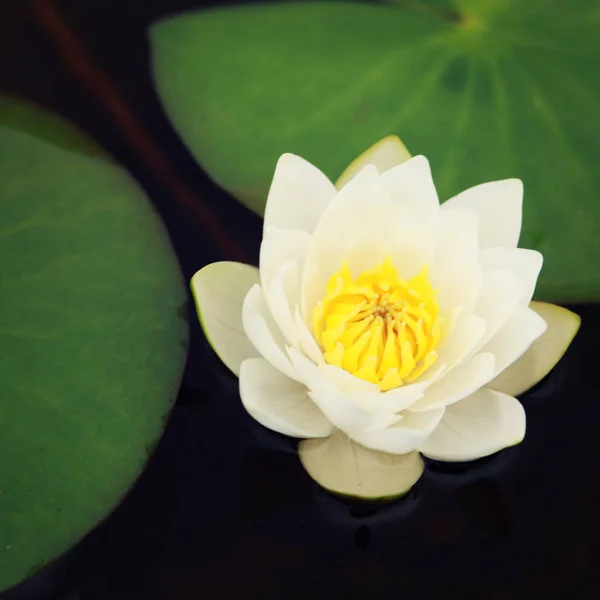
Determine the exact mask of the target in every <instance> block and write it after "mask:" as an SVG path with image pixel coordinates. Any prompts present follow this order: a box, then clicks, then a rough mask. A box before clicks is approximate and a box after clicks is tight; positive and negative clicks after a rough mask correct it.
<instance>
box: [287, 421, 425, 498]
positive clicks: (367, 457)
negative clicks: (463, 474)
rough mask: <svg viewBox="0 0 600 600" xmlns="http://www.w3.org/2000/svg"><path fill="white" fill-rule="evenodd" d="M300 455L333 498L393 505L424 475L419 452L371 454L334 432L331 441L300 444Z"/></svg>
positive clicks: (313, 476) (329, 439)
mask: <svg viewBox="0 0 600 600" xmlns="http://www.w3.org/2000/svg"><path fill="white" fill-rule="evenodd" d="M298 453H299V456H300V460H301V462H302V465H303V466H304V468H305V469H306V472H307V473H308V474H309V475H310V477H311V478H312V479H313V480H314V481H315V482H316V483H318V484H319V485H320V486H321V487H322V488H324V489H326V490H327V491H329V492H330V493H332V494H335V495H338V496H344V497H348V498H353V499H360V500H364V501H370V502H390V501H392V500H395V499H397V498H400V497H401V496H404V495H405V494H407V493H408V492H409V491H410V490H411V488H412V487H413V486H414V484H415V483H416V482H417V481H418V480H419V478H420V477H421V474H422V473H423V468H424V465H423V459H422V458H421V456H420V454H419V453H418V452H411V453H409V454H404V455H394V454H386V453H383V452H377V451H375V450H369V449H367V448H365V447H363V446H361V445H359V444H356V443H355V442H353V441H352V440H350V439H349V438H348V437H347V436H346V435H345V434H344V433H342V432H341V431H339V430H335V431H334V432H333V433H332V434H331V435H330V436H329V437H328V438H325V439H312V440H304V441H302V442H300V445H299V447H298Z"/></svg>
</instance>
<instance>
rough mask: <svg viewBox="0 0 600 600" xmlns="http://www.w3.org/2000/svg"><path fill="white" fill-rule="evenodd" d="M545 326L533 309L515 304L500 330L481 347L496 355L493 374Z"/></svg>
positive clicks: (519, 354)
mask: <svg viewBox="0 0 600 600" xmlns="http://www.w3.org/2000/svg"><path fill="white" fill-rule="evenodd" d="M546 328H547V325H546V321H545V320H544V319H543V318H542V317H541V316H540V315H538V314H537V313H536V312H535V311H533V310H531V309H530V308H526V307H524V306H517V308H516V309H515V310H514V312H513V314H512V315H511V316H510V318H509V319H508V321H507V322H506V323H505V324H504V326H503V327H502V328H501V329H500V331H499V332H498V333H497V334H496V335H495V336H494V337H493V338H492V339H491V340H490V341H489V342H487V344H485V345H484V346H483V347H482V348H481V351H482V352H491V353H492V354H493V355H494V356H495V357H496V373H495V375H498V374H499V373H501V372H502V371H504V369H506V368H507V367H508V366H509V365H511V364H512V363H514V362H515V361H516V360H517V359H518V358H520V357H521V356H522V355H523V354H524V353H525V351H526V350H527V349H528V348H529V346H531V344H532V343H533V342H534V341H535V340H537V339H538V338H539V337H540V336H541V335H542V334H543V333H544V331H546Z"/></svg>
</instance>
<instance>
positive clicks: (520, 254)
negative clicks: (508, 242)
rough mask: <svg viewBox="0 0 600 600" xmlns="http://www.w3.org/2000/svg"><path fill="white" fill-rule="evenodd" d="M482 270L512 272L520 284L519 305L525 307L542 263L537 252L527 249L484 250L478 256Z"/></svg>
mask: <svg viewBox="0 0 600 600" xmlns="http://www.w3.org/2000/svg"><path fill="white" fill-rule="evenodd" d="M479 259H480V261H481V266H482V268H483V269H484V270H488V269H489V270H491V269H507V270H509V271H512V272H513V273H514V274H515V275H516V276H517V277H518V278H519V281H520V283H521V299H520V302H521V304H524V305H525V306H527V305H528V304H529V302H531V298H533V292H534V291H535V286H536V283H537V279H538V276H539V274H540V271H541V269H542V264H543V262H544V258H543V256H542V255H541V254H540V253H539V252H538V251H537V250H528V249H527V248H484V249H483V250H481V253H480V255H479Z"/></svg>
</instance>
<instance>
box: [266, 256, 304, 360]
mask: <svg viewBox="0 0 600 600" xmlns="http://www.w3.org/2000/svg"><path fill="white" fill-rule="evenodd" d="M262 289H263V293H264V296H265V300H266V302H267V306H268V307H269V310H270V311H271V316H272V317H273V320H274V321H275V324H276V325H277V327H279V330H280V331H281V332H282V333H283V336H284V337H285V339H286V341H287V343H288V344H290V345H292V346H294V347H295V348H297V347H298V346H299V340H298V329H297V327H296V320H295V318H294V307H295V305H294V302H296V301H297V299H298V295H299V289H300V275H299V274H298V263H297V262H296V261H295V260H292V261H290V262H288V263H285V264H284V265H282V267H281V268H280V269H279V271H278V272H277V274H276V275H275V276H274V277H273V279H272V280H271V283H270V285H269V286H268V287H266V288H265V287H263V288H262Z"/></svg>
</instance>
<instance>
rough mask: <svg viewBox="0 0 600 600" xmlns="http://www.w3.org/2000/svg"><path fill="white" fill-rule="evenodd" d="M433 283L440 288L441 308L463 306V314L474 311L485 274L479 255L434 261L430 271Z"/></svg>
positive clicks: (439, 301) (438, 298) (439, 299)
mask: <svg viewBox="0 0 600 600" xmlns="http://www.w3.org/2000/svg"><path fill="white" fill-rule="evenodd" d="M429 279H430V281H431V285H433V287H434V288H437V289H439V294H438V296H437V300H438V303H439V305H440V309H442V310H450V309H453V308H458V307H460V308H461V312H462V314H463V315H468V314H470V313H471V312H472V311H473V308H474V307H475V304H476V302H477V299H478V298H479V294H480V293H481V286H482V279H483V275H482V272H481V265H480V264H479V260H478V258H477V256H473V257H472V258H470V259H469V258H462V259H461V258H456V259H454V260H452V261H445V260H443V261H440V262H436V263H434V265H433V266H432V268H431V271H430V273H429Z"/></svg>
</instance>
